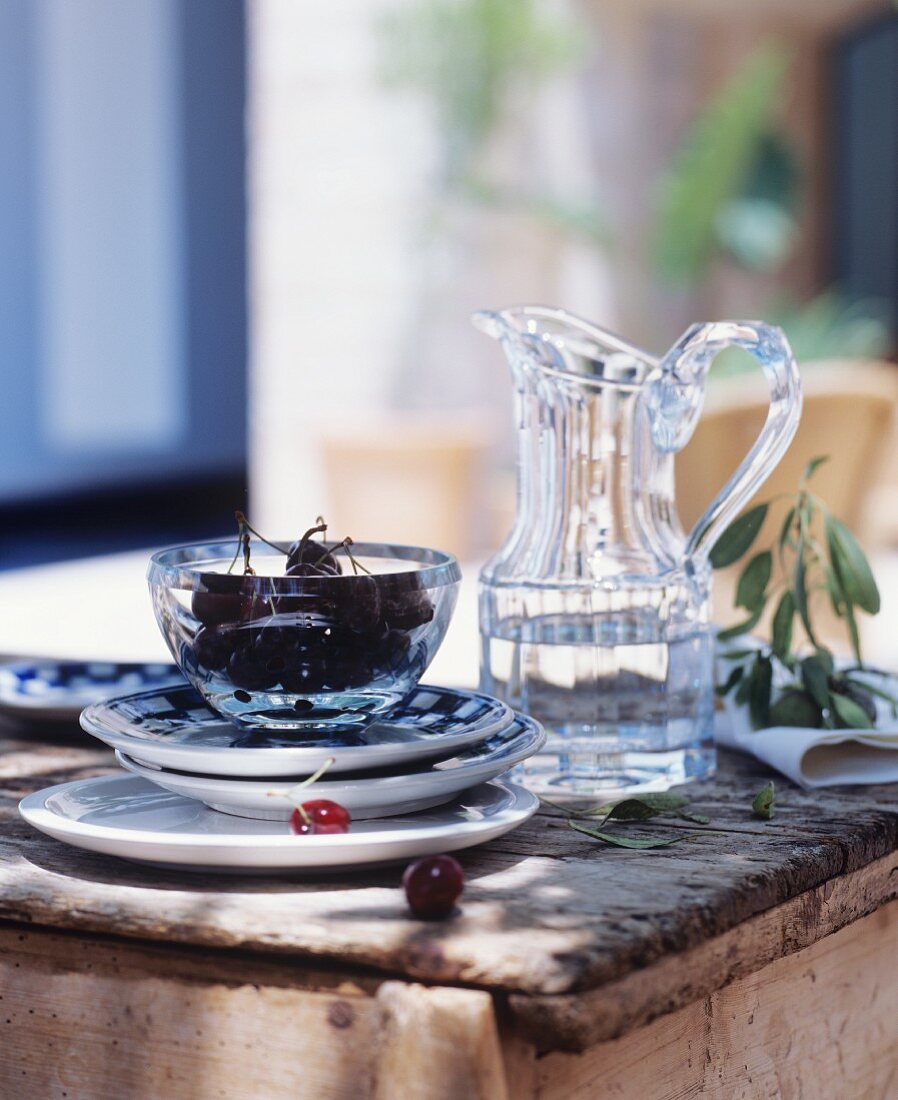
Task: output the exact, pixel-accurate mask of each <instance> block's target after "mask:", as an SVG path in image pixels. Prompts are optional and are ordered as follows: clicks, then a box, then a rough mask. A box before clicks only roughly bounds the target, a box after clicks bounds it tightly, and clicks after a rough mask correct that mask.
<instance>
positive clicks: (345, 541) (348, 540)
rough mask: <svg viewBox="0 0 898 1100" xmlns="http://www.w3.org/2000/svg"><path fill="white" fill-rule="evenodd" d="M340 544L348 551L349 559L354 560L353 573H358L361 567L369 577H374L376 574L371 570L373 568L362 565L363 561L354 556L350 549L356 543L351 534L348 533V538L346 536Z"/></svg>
mask: <svg viewBox="0 0 898 1100" xmlns="http://www.w3.org/2000/svg"><path fill="white" fill-rule="evenodd" d="M340 545H341V546H342V547H343V549H344V550H345V551H346V556H347V557H348V558H349V560H350V561H351V562H352V571H353V573H355V574H358V571H359V570H360V569H361V570H362V572H363V573H367V574H368V576H369V577H373V576H374V574H373V573H372V572H371V570H370V569H366V568H365V566H364V565H362V563H361V562H360V561H359V560H358V559H357V558H355V557H354V556H353V553H352V551H351V550H350V549H349V548H350V546H354V545H355V543H353V541H352V539H351V538H350V537H349V535H347V536H346V538H345V539H343V541H342V542H341V543H340Z"/></svg>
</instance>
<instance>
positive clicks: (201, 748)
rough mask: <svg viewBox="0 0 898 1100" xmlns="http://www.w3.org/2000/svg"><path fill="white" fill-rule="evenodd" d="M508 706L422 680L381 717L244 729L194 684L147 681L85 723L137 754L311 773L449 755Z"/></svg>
mask: <svg viewBox="0 0 898 1100" xmlns="http://www.w3.org/2000/svg"><path fill="white" fill-rule="evenodd" d="M511 719H512V712H511V710H510V709H509V708H508V707H507V706H506V705H505V703H500V702H499V700H498V699H493V698H492V697H491V696H489V695H481V694H480V693H479V692H476V691H460V690H458V691H457V690H455V689H453V688H442V687H431V686H430V685H425V684H420V685H419V686H418V687H417V688H415V690H414V691H413V692H411V694H409V695H408V696H407V697H406V698H405V699H404V700H403V701H402V702H401V703H399V704H397V705H396V706H395V707H393V708H392V709H391V710H390V711H388V712H387V713H386V714H382V715H379V716H378V717H377V719H375V720H371V719H370V718H369V719H364V720H360V722H359V724H358V725H356V726H352V725H341V724H335V723H332V724H330V725H327V726H318V727H313V728H311V729H309V730H304V731H302V732H300V731H289V732H288V731H276V730H257V731H251V730H246V729H243V728H241V727H238V726H234V725H232V724H231V723H230V722H226V721H225V720H224V719H223V718H220V717H219V716H218V715H217V714H215V713H214V712H213V711H211V710H210V709H209V708H208V707H207V706H206V704H205V703H204V702H203V701H202V699H201V698H200V696H199V694H198V693H197V692H196V691H194V689H193V688H192V687H189V686H186V685H185V686H183V687H177V688H173V689H172V690H170V691H166V690H163V689H160V690H159V691H146V692H141V693H140V694H137V695H127V696H124V697H123V698H120V699H109V700H107V701H106V702H105V703H99V704H98V705H96V706H93V707H88V708H87V710H86V711H85V712H84V713H83V714H82V715H81V725H82V726H83V727H84V729H85V730H87V732H88V733H92V734H93V735H94V737H98V738H99V739H100V740H101V741H105V742H106V744H107V745H111V746H112V747H113V748H114V749H121V751H122V752H124V753H127V754H128V755H129V756H133V757H136V758H137V759H138V760H140V761H142V762H143V763H149V764H159V765H160V766H161V767H163V768H173V769H175V770H176V771H184V772H193V773H194V774H202V775H230V776H234V777H237V778H240V779H247V778H250V777H253V778H257V777H261V778H271V777H273V776H288V777H290V778H291V779H292V778H294V777H296V776H303V775H311V774H312V773H313V772H315V771H317V769H318V768H320V767H321V765H322V764H324V762H325V761H326V760H327V759H328V758H329V757H331V756H333V757H334V758H335V762H334V764H333V765H332V766H331V771H332V772H341V771H360V770H361V769H363V768H381V767H387V766H391V765H394V764H402V763H405V762H406V761H410V760H426V759H428V758H430V757H434V756H447V755H449V754H450V753H453V752H456V751H457V750H458V749H460V748H462V747H464V746H466V745H473V744H476V743H477V742H478V741H484V740H485V739H486V738H487V737H490V736H492V734H494V733H498V732H499V731H500V730H502V729H504V728H505V727H506V726H507V725H508V724H509V722H511Z"/></svg>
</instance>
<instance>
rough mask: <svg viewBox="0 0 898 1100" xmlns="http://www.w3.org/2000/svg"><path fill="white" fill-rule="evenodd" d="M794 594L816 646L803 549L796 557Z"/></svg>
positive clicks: (796, 605)
mask: <svg viewBox="0 0 898 1100" xmlns="http://www.w3.org/2000/svg"><path fill="white" fill-rule="evenodd" d="M792 595H793V599H794V600H795V610H796V611H797V612H798V614H799V617H800V618H801V623H802V626H803V627H804V629H805V633H806V634H807V636H808V638H810V640H811V644H812V645H815V646H816V644H817V643H816V641H815V639H814V631H813V629H812V628H811V618H810V615H809V614H808V587H807V576H806V573H805V562H804V553H803V552H802V551H801V550H800V551H799V553H798V555H797V557H796V559H795V577H794V580H793V583H792Z"/></svg>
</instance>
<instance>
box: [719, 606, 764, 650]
mask: <svg viewBox="0 0 898 1100" xmlns="http://www.w3.org/2000/svg"><path fill="white" fill-rule="evenodd" d="M763 614H764V608H763V607H762V608H760V609H759V610H758V611H756V612H755V613H754V615H751V616H749V618H747V619H746V620H745V622H744V623H736V625H735V626H728V627H727V628H726V630H720V631H718V633H717V641H718V642H728V641H729V640H730V639H731V638H738V637H739V635H740V634H747V633H748V631H749V630H754V628H755V627H756V626H757V625H758V623H759V622H760V621H761V616H762V615H763Z"/></svg>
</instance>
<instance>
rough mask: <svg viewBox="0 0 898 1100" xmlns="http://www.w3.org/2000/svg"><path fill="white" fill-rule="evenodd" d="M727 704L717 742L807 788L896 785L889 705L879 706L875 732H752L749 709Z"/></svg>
mask: <svg viewBox="0 0 898 1100" xmlns="http://www.w3.org/2000/svg"><path fill="white" fill-rule="evenodd" d="M723 702H724V706H723V708H722V709H720V710H718V711H717V715H716V720H715V724H714V735H715V737H716V739H717V743H718V744H719V745H725V746H727V747H728V748H731V749H741V750H742V751H743V752H747V753H751V754H752V755H753V756H756V757H757V758H758V759H759V760H763V762H764V763H765V764H769V765H770V767H771V768H775V769H776V770H777V771H778V772H782V773H783V775H786V776H788V777H789V779H791V780H793V781H794V782H795V783H797V784H798V785H799V786H800V787H804V788H805V789H806V790H810V789H812V788H814V787H830V786H834V785H836V784H840V783H851V784H862V783H898V722H896V721H895V720H894V719H893V718H892V716H891V712H890V710H889V708H888V706H885V707H884V708H880V715H879V720H878V723H877V729H875V730H826V729H820V730H817V729H805V728H797V727H794V726H773V727H771V728H769V729H762V730H753V729H752V728H751V722H750V720H749V717H748V710H747V708H746V707H739V706H736V704H735V703H733V701H732V698H727V699H725V700H724V701H723ZM877 705H878V704H877Z"/></svg>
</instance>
